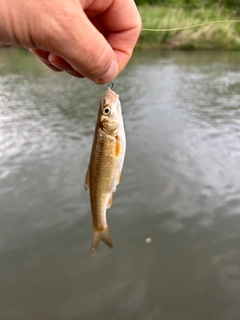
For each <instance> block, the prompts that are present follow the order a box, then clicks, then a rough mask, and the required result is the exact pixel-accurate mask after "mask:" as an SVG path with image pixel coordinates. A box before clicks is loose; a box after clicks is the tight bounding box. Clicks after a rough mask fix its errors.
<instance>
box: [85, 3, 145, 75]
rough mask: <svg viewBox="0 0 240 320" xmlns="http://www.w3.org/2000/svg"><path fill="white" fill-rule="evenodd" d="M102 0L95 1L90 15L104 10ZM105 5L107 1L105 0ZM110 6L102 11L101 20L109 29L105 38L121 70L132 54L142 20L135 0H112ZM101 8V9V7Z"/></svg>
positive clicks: (105, 27)
mask: <svg viewBox="0 0 240 320" xmlns="http://www.w3.org/2000/svg"><path fill="white" fill-rule="evenodd" d="M100 2H101V1H94V2H93V3H92V6H91V7H89V8H88V9H89V11H91V13H90V12H89V11H88V10H86V13H90V15H92V16H93V15H98V14H99V13H100V12H99V11H98V10H101V11H102V10H103V7H104V6H100ZM104 2H105V6H106V5H107V1H106V0H105V1H104ZM108 5H109V7H108V8H106V7H105V8H104V9H105V10H104V11H103V12H101V22H102V25H103V26H104V29H105V30H106V31H107V32H106V35H105V38H106V40H107V42H108V43H109V44H110V46H111V47H112V49H113V51H114V52H115V54H116V57H117V60H118V66H119V72H120V71H122V70H123V69H124V67H125V66H126V64H127V63H128V61H129V59H130V58H131V56H132V52H133V49H134V47H135V45H136V42H137V39H138V37H139V34H140V32H141V27H142V21H141V17H140V15H139V12H138V10H137V7H136V4H135V2H134V1H133V0H112V1H110V2H108ZM100 8H101V9H100Z"/></svg>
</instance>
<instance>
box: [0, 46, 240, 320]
mask: <svg viewBox="0 0 240 320" xmlns="http://www.w3.org/2000/svg"><path fill="white" fill-rule="evenodd" d="M0 64H1V69H0V119H1V121H0V204H1V206H0V319H3V320H15V319H18V320H32V319H34V320H48V319H49V320H55V319H56V320H78V319H84V320H88V319H89V320H92V319H96V320H102V319H104V320H105V319H111V320H122V319H124V320H128V319H129V320H130V319H131V320H135V319H136V320H141V319H143V320H155V319H164V320H179V319H181V320H202V319H204V320H208V319H209V320H226V319H228V320H237V319H239V317H240V306H239V296H240V174H239V172H240V129H239V128H240V56H239V53H234V52H163V53H159V52H151V53H147V52H144V51H143V52H138V53H137V52H136V53H135V55H134V57H133V59H132V61H131V63H130V64H129V66H128V68H127V69H126V70H125V71H124V72H123V73H122V74H121V75H120V76H119V77H118V79H117V80H116V81H115V90H116V91H117V92H118V93H119V94H120V97H121V101H122V106H123V113H124V120H125V127H126V135H127V153H126V159H125V165H124V169H123V173H122V178H121V184H120V185H119V186H118V190H117V192H116V193H115V194H114V199H113V205H112V207H111V209H110V210H109V211H108V222H109V228H110V233H111V235H112V239H113V243H114V248H113V250H110V249H109V248H108V247H107V246H105V245H104V244H101V245H100V247H99V249H98V252H97V254H96V256H95V257H94V258H92V257H91V256H90V254H89V251H90V239H91V215H90V205H89V194H88V192H85V191H84V189H83V184H84V177H85V173H86V169H87V165H88V160H89V155H90V149H91V143H92V137H93V130H94V124H95V120H96V116H97V109H98V105H99V101H100V98H101V96H102V94H103V90H104V89H103V87H102V86H96V85H94V84H92V83H91V82H90V81H88V80H79V79H75V78H72V77H70V76H68V75H65V74H59V73H58V74H55V73H53V72H51V71H48V70H47V69H46V68H45V67H44V66H43V67H42V66H41V65H40V63H38V62H37V61H36V60H35V59H34V58H33V57H32V56H30V55H27V54H25V53H24V52H23V51H20V52H15V51H9V49H7V51H6V50H2V51H1V52H0ZM147 238H151V239H152V242H151V243H147V242H146V239H147Z"/></svg>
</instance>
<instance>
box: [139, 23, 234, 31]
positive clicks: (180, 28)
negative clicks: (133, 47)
mask: <svg viewBox="0 0 240 320" xmlns="http://www.w3.org/2000/svg"><path fill="white" fill-rule="evenodd" d="M237 22H238V23H239V22H240V20H216V21H209V22H202V23H198V24H193V25H190V26H186V27H178V28H169V29H148V28H142V31H151V32H167V31H178V30H184V29H191V28H196V27H201V26H205V25H207V24H215V23H237Z"/></svg>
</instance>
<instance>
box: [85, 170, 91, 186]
mask: <svg viewBox="0 0 240 320" xmlns="http://www.w3.org/2000/svg"><path fill="white" fill-rule="evenodd" d="M89 171H90V170H89V167H88V170H87V173H86V177H85V183H84V189H85V190H87V189H88V188H89V187H90V179H89Z"/></svg>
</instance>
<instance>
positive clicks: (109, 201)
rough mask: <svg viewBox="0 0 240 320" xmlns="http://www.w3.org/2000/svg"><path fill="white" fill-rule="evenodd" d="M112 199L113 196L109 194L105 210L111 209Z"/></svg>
mask: <svg viewBox="0 0 240 320" xmlns="http://www.w3.org/2000/svg"><path fill="white" fill-rule="evenodd" d="M112 197H113V195H112V193H111V194H110V196H109V198H108V203H107V209H109V208H110V207H111V205H112Z"/></svg>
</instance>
